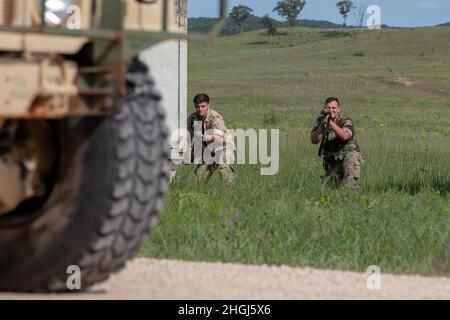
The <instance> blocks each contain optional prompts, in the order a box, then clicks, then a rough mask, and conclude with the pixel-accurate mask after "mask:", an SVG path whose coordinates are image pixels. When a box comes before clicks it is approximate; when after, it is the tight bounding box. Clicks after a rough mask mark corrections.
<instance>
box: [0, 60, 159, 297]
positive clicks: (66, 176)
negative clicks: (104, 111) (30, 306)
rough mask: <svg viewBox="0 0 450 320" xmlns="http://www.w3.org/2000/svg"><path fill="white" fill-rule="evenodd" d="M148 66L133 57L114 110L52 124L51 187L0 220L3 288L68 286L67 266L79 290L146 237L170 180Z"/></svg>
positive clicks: (133, 252) (105, 274)
mask: <svg viewBox="0 0 450 320" xmlns="http://www.w3.org/2000/svg"><path fill="white" fill-rule="evenodd" d="M147 71H148V70H147V69H146V67H145V66H144V65H143V64H142V63H140V62H139V61H137V60H135V61H134V62H133V63H132V65H131V66H130V71H129V73H128V78H127V80H128V87H129V91H130V94H129V96H128V97H127V98H126V99H125V100H124V101H123V103H122V105H123V109H122V111H121V113H120V114H118V115H117V116H115V117H110V118H103V119H100V118H79V119H70V120H63V121H59V122H57V123H56V127H57V129H56V132H57V135H56V137H57V139H58V141H59V149H60V150H59V154H60V157H59V160H58V170H57V176H56V178H55V183H54V187H53V191H52V192H51V194H50V195H49V196H48V199H47V200H46V201H45V203H44V204H43V205H42V206H41V207H40V208H39V209H37V210H35V211H33V212H32V213H30V212H27V213H24V212H22V214H20V212H19V213H14V214H10V215H6V216H4V217H1V219H0V290H1V291H20V292H49V291H51V292H55V291H56V292H58V291H67V290H68V288H67V279H68V277H69V276H70V274H68V273H67V272H68V267H69V266H72V265H76V266H79V267H80V269H81V284H82V286H81V290H84V289H86V288H87V287H89V286H91V285H93V284H95V283H97V282H100V281H103V280H105V279H107V278H108V276H109V275H110V274H111V273H113V272H116V271H118V270H120V269H121V268H122V267H123V266H124V264H125V262H126V261H127V260H129V259H131V258H133V257H134V256H135V255H136V253H137V251H138V249H139V247H140V246H141V245H142V244H143V243H144V242H145V241H147V239H148V236H149V231H150V229H151V227H152V226H154V225H155V224H156V223H157V213H158V212H160V211H161V210H162V208H163V196H164V193H165V191H166V189H167V186H168V182H167V180H168V149H167V146H166V143H167V133H168V132H167V130H166V127H165V124H164V113H163V110H162V109H161V107H160V105H159V100H160V96H159V94H158V93H156V92H155V90H154V88H153V87H154V83H153V81H152V80H151V79H150V78H149V76H148V72H147Z"/></svg>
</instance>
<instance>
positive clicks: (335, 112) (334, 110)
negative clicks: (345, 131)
mask: <svg viewBox="0 0 450 320" xmlns="http://www.w3.org/2000/svg"><path fill="white" fill-rule="evenodd" d="M326 107H327V109H328V110H329V111H330V112H331V119H333V120H334V119H336V118H337V117H338V116H339V113H340V112H341V108H340V107H339V104H338V103H337V102H336V101H333V102H330V103H328V104H327V106H326Z"/></svg>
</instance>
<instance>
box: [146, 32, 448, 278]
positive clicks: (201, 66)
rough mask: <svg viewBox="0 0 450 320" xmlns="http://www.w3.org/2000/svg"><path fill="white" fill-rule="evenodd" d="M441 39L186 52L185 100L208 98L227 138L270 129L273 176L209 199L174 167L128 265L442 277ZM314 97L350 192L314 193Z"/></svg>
mask: <svg viewBox="0 0 450 320" xmlns="http://www.w3.org/2000/svg"><path fill="white" fill-rule="evenodd" d="M449 33H450V28H449V27H441V28H421V29H401V30H392V29H383V30H381V31H368V30H364V31H360V30H347V29H346V30H342V29H303V28H299V29H295V31H294V34H293V36H280V37H273V38H270V37H268V36H264V35H261V33H260V32H249V33H245V34H242V35H239V36H230V37H221V38H219V39H217V40H216V41H215V42H214V43H204V42H195V43H191V44H190V46H189V70H190V73H189V95H190V96H193V95H194V94H195V93H197V92H203V91H206V92H208V93H209V94H210V95H211V97H212V99H213V100H212V106H213V108H214V109H216V110H217V111H219V112H220V113H221V114H223V115H224V117H225V119H226V122H227V125H228V127H230V128H235V129H236V128H279V129H280V130H281V138H280V139H281V141H280V172H279V173H278V174H277V175H276V176H268V177H265V176H261V175H260V174H259V170H260V166H254V165H247V166H242V165H239V166H236V167H235V169H236V175H237V177H238V182H237V185H236V187H235V189H234V190H223V187H222V185H221V183H220V180H219V179H218V177H217V176H214V177H213V179H212V181H211V182H210V183H209V184H208V185H201V184H197V183H196V182H195V179H194V175H193V170H194V168H193V167H185V168H182V169H181V170H180V172H179V176H178V179H177V181H175V182H174V183H173V184H172V185H171V189H170V191H169V194H168V196H167V201H166V210H165V214H164V215H163V217H162V220H161V225H160V227H159V228H158V229H157V231H156V232H155V233H154V234H153V235H152V238H151V241H150V242H149V244H148V246H146V247H145V248H143V250H142V251H141V254H142V255H143V256H151V257H157V258H171V259H185V260H207V261H226V262H241V263H255V264H261V263H267V264H271V265H273V264H274V265H279V264H287V265H292V266H312V267H316V268H332V269H343V270H354V271H361V272H365V270H366V269H367V267H368V266H369V265H379V266H380V267H381V270H382V271H383V272H394V273H420V274H424V275H445V276H448V275H449V274H450V254H449V252H448V244H449V243H450V234H449V230H450V199H449V191H450V162H449V161H448V159H449V158H450V143H449V142H450V116H449V114H450V60H449V59H448V55H449V54H450V42H449V41H448V34H449ZM327 96H338V97H340V98H341V100H342V108H343V113H344V114H347V115H349V116H351V117H352V118H353V119H354V121H355V125H356V135H357V138H358V140H359V142H360V145H361V148H362V152H363V153H364V156H365V158H366V163H365V165H364V167H363V172H362V177H361V180H360V184H361V186H362V190H361V191H360V192H356V193H355V192H350V191H348V190H345V189H343V190H335V189H328V188H323V187H322V185H321V181H320V175H321V174H322V168H321V161H320V159H319V158H318V157H317V146H313V145H311V144H310V142H309V139H310V137H309V135H310V130H311V127H312V124H313V122H314V119H315V118H316V117H317V115H318V113H319V111H320V109H321V106H322V103H323V101H324V99H325V98H326V97H327ZM192 110H193V109H192ZM362 285H364V284H362Z"/></svg>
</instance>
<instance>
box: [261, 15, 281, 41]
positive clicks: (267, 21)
mask: <svg viewBox="0 0 450 320" xmlns="http://www.w3.org/2000/svg"><path fill="white" fill-rule="evenodd" d="M261 24H262V25H263V26H264V27H266V28H267V34H268V35H270V36H276V35H277V34H278V30H277V25H276V23H275V20H273V19H271V18H270V17H269V15H268V14H266V15H265V16H264V17H262V18H261Z"/></svg>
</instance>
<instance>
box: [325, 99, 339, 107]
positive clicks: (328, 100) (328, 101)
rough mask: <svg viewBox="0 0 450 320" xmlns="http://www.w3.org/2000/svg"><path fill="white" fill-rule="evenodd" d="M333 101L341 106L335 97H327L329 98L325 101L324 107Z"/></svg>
mask: <svg viewBox="0 0 450 320" xmlns="http://www.w3.org/2000/svg"><path fill="white" fill-rule="evenodd" d="M334 101H336V102H337V103H338V105H339V106H340V105H341V103H340V102H339V99H338V98H336V97H329V98H327V100H325V105H327V104H329V103H331V102H334Z"/></svg>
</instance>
